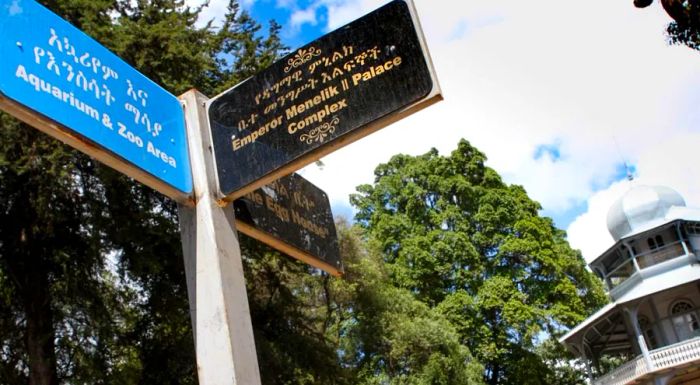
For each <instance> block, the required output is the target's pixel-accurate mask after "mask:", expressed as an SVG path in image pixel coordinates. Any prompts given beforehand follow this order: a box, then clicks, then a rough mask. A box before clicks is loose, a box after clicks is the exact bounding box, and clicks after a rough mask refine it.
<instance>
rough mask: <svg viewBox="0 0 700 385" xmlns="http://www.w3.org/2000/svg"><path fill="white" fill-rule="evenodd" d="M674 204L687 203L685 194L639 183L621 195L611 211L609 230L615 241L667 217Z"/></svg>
mask: <svg viewBox="0 0 700 385" xmlns="http://www.w3.org/2000/svg"><path fill="white" fill-rule="evenodd" d="M673 206H681V207H684V206H685V201H684V200H683V197H682V196H681V195H680V194H678V192H676V191H675V190H673V189H670V188H668V187H664V186H635V187H633V188H631V189H630V190H628V191H627V192H626V193H625V194H624V195H622V197H620V198H618V200H617V201H615V203H613V205H612V207H610V210H609V211H608V218H607V221H608V231H609V232H610V235H612V236H613V238H614V239H615V241H616V242H617V241H619V240H620V239H621V238H623V237H625V236H627V235H630V234H632V233H634V232H636V231H637V230H646V229H648V228H650V226H649V225H651V224H652V223H654V222H658V221H657V220H659V219H663V218H664V217H665V216H666V213H667V212H668V210H669V209H670V208H671V207H673Z"/></svg>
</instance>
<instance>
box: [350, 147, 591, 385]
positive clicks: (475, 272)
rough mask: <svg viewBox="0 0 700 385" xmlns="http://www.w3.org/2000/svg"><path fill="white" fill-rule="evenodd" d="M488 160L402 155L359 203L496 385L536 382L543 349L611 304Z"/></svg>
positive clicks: (397, 262) (415, 286) (561, 237)
mask: <svg viewBox="0 0 700 385" xmlns="http://www.w3.org/2000/svg"><path fill="white" fill-rule="evenodd" d="M485 161H486V157H485V156H484V155H483V154H482V153H481V152H479V151H478V150H477V149H476V148H474V147H472V146H471V145H470V144H469V143H468V142H466V141H464V140H462V141H460V142H459V145H458V147H457V149H456V150H455V151H454V152H452V154H451V156H445V157H443V156H440V155H439V154H438V153H437V151H436V150H431V151H430V152H428V153H427V154H425V155H422V156H416V157H413V156H407V155H397V156H394V157H393V158H392V159H391V160H390V161H389V162H388V163H386V164H382V165H380V166H378V167H377V169H376V171H375V183H374V184H373V185H363V186H360V187H359V188H358V191H359V193H358V194H354V195H353V196H352V197H351V201H352V203H353V204H354V205H355V206H356V207H357V209H358V213H357V215H356V219H357V220H358V222H359V223H360V224H361V225H362V226H363V227H364V228H366V229H367V232H368V234H369V235H370V236H371V238H372V239H374V240H376V241H377V242H379V244H380V247H381V251H382V253H383V256H384V260H385V261H386V263H387V264H388V266H389V271H390V273H391V278H392V280H393V281H394V282H395V283H396V284H397V285H398V286H399V287H403V288H406V289H408V290H410V292H412V293H413V294H414V295H415V297H416V298H418V299H420V300H421V301H423V302H425V303H426V304H428V305H429V306H430V307H432V308H435V309H438V310H439V311H440V312H442V313H443V314H445V315H446V316H447V317H448V318H449V319H450V320H451V321H452V324H453V325H455V326H456V328H457V330H458V332H459V334H460V336H461V339H462V342H463V343H464V344H466V345H467V346H468V347H469V348H470V350H471V351H472V352H473V353H474V354H475V355H476V357H477V358H478V359H479V360H480V361H481V362H482V363H483V364H484V365H485V369H486V372H485V373H486V379H487V380H488V383H490V384H521V383H532V382H531V379H527V378H523V377H522V376H520V375H519V374H518V373H520V369H521V368H523V367H526V366H528V365H530V364H531V363H530V362H529V361H531V360H532V359H533V358H532V354H533V352H534V351H535V350H534V348H535V346H536V343H537V341H538V340H539V339H540V338H542V336H545V335H550V336H556V335H557V334H559V333H560V332H561V329H562V328H561V327H562V326H572V325H574V324H576V323H577V322H579V321H582V320H583V319H584V318H585V316H586V315H587V314H588V313H590V312H591V311H592V310H594V309H595V308H597V307H598V306H599V305H601V304H602V303H603V300H604V295H603V291H602V289H601V286H600V283H599V282H598V281H597V280H596V279H595V278H594V276H593V275H592V274H590V273H589V272H588V271H586V269H585V263H584V261H583V259H582V258H581V255H580V253H578V252H576V251H574V250H572V249H571V248H570V247H569V246H568V244H567V242H566V239H565V234H564V233H563V232H562V231H561V230H558V229H556V228H555V227H554V225H553V223H552V221H551V219H549V218H544V217H540V216H539V215H538V211H539V210H540V206H539V204H537V203H536V202H534V201H532V200H531V199H530V198H528V196H527V194H526V193H525V190H524V189H523V188H522V187H520V186H515V185H506V184H505V183H503V182H502V181H501V178H500V177H499V176H498V174H497V173H496V172H495V171H494V170H492V169H490V168H488V167H486V166H485V165H484V162H485ZM541 367H544V365H541ZM543 375H544V373H543Z"/></svg>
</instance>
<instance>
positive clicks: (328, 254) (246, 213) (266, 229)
mask: <svg viewBox="0 0 700 385" xmlns="http://www.w3.org/2000/svg"><path fill="white" fill-rule="evenodd" d="M233 208H234V210H235V217H236V229H237V230H238V231H240V232H242V233H244V234H246V235H248V236H250V237H252V238H255V239H257V240H259V241H261V242H263V243H266V244H268V245H269V246H271V247H273V248H275V249H277V250H279V251H281V252H283V253H285V254H287V255H289V256H291V257H294V258H296V259H299V260H301V261H303V262H306V263H308V264H309V265H312V266H315V267H317V268H320V269H322V270H324V271H326V272H328V273H330V274H333V275H340V274H341V273H342V265H341V261H340V252H339V251H338V237H337V235H336V231H335V223H334V221H333V214H332V213H331V207H330V204H329V202H328V196H327V195H326V193H324V192H323V191H321V190H320V189H319V188H318V187H316V186H314V185H313V184H311V183H310V182H309V181H307V180H306V179H304V178H302V177H301V176H299V175H298V174H292V175H289V176H286V177H283V178H280V179H279V180H276V181H274V182H272V183H270V184H268V185H265V186H263V187H262V188H259V189H257V190H254V191H252V192H249V193H248V194H246V195H244V196H243V197H241V198H239V199H237V200H235V201H234V202H233Z"/></svg>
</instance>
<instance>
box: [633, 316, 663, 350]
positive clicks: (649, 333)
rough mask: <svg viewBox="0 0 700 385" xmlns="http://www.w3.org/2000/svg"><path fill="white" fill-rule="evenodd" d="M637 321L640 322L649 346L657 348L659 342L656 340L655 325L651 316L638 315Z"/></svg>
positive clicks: (640, 327)
mask: <svg viewBox="0 0 700 385" xmlns="http://www.w3.org/2000/svg"><path fill="white" fill-rule="evenodd" d="M637 322H638V323H639V329H640V330H641V331H642V334H644V340H645V341H646V342H647V345H648V346H647V347H648V348H649V349H650V350H651V349H656V348H658V347H659V344H658V342H657V340H656V333H654V325H652V324H651V322H649V318H647V317H646V316H644V315H640V316H639V317H637Z"/></svg>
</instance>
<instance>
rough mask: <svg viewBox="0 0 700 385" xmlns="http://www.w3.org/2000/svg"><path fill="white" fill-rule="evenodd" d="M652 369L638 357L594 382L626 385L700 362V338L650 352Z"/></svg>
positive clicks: (608, 384)
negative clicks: (661, 372)
mask: <svg viewBox="0 0 700 385" xmlns="http://www.w3.org/2000/svg"><path fill="white" fill-rule="evenodd" d="M649 356H650V357H651V362H652V365H653V366H652V367H651V368H650V367H649V366H648V365H647V363H646V360H644V357H643V356H637V357H636V358H635V359H633V360H632V361H629V362H627V363H625V364H624V365H622V366H620V367H619V368H617V369H615V370H613V371H612V372H610V373H608V374H606V375H604V376H602V377H600V378H596V379H595V380H593V385H625V384H629V383H632V382H633V381H635V380H637V379H639V378H640V377H642V376H644V375H646V374H650V373H654V372H656V371H660V370H663V369H667V368H671V367H676V366H681V365H684V364H687V363H690V362H693V361H700V337H695V338H693V339H691V340H687V341H683V342H679V343H677V344H673V345H670V346H666V347H663V348H660V349H656V350H652V351H650V352H649Z"/></svg>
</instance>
